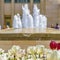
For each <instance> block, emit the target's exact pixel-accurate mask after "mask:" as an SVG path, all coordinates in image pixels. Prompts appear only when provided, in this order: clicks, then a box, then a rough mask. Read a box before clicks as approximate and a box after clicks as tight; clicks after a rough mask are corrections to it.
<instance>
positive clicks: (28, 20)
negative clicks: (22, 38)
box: [22, 5, 33, 28]
mask: <svg viewBox="0 0 60 60" xmlns="http://www.w3.org/2000/svg"><path fill="white" fill-rule="evenodd" d="M22 10H23V15H22V25H23V28H33V17H32V15H31V14H30V10H29V9H28V5H25V6H22Z"/></svg>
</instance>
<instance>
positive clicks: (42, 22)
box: [40, 15, 47, 29]
mask: <svg viewBox="0 0 60 60" xmlns="http://www.w3.org/2000/svg"><path fill="white" fill-rule="evenodd" d="M40 28H42V29H45V28H47V18H46V16H44V15H40Z"/></svg>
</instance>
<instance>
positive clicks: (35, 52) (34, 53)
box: [0, 45, 60, 60]
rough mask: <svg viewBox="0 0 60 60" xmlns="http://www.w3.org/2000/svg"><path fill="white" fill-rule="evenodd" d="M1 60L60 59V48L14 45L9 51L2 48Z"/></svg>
mask: <svg viewBox="0 0 60 60" xmlns="http://www.w3.org/2000/svg"><path fill="white" fill-rule="evenodd" d="M0 60H60V50H51V49H47V48H45V46H44V45H36V46H29V47H28V48H27V50H25V49H22V48H21V47H20V46H17V45H14V46H12V48H11V49H9V50H8V52H7V53H5V52H4V50H3V49H1V48H0Z"/></svg>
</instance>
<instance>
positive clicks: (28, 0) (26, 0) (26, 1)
mask: <svg viewBox="0 0 60 60" xmlns="http://www.w3.org/2000/svg"><path fill="white" fill-rule="evenodd" d="M29 2H30V0H15V3H29Z"/></svg>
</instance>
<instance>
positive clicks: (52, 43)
mask: <svg viewBox="0 0 60 60" xmlns="http://www.w3.org/2000/svg"><path fill="white" fill-rule="evenodd" d="M50 48H51V49H53V50H54V49H56V48H57V43H56V42H55V41H51V42H50Z"/></svg>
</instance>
